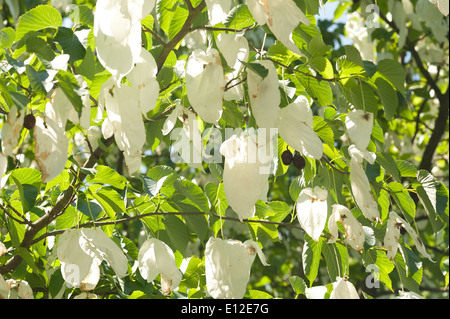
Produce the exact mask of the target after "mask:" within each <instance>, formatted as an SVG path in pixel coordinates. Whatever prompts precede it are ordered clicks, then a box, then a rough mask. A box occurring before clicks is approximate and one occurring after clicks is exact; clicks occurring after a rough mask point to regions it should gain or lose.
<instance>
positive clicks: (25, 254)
mask: <svg viewBox="0 0 450 319" xmlns="http://www.w3.org/2000/svg"><path fill="white" fill-rule="evenodd" d="M14 252H15V253H16V254H17V255H19V256H20V257H22V259H23V260H24V261H25V262H26V264H27V265H28V266H30V268H31V269H32V270H33V272H34V273H35V274H41V273H42V272H43V271H42V270H40V269H39V268H38V266H37V265H36V262H35V261H34V258H33V256H32V255H31V254H30V252H29V251H28V250H27V249H26V248H25V247H17V248H16V250H15V251H14Z"/></svg>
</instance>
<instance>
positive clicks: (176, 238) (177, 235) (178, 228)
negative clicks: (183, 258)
mask: <svg viewBox="0 0 450 319" xmlns="http://www.w3.org/2000/svg"><path fill="white" fill-rule="evenodd" d="M164 225H165V227H166V230H165V232H166V234H167V235H168V237H169V239H170V242H171V244H172V246H171V248H172V249H173V250H179V251H180V252H181V254H182V255H184V254H185V252H186V247H187V244H188V242H189V232H188V230H187V227H186V224H184V223H183V221H182V220H181V219H180V218H178V217H176V216H172V215H169V216H165V217H164Z"/></svg>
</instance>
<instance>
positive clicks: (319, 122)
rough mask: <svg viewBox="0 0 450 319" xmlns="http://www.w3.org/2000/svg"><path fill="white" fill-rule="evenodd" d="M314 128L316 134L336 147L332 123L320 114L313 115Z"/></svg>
mask: <svg viewBox="0 0 450 319" xmlns="http://www.w3.org/2000/svg"><path fill="white" fill-rule="evenodd" d="M313 120H314V123H313V129H314V131H315V132H316V134H317V135H318V136H319V137H320V138H321V139H322V140H323V141H324V142H325V143H327V144H328V145H329V146H330V147H331V148H333V147H334V133H333V130H332V129H331V127H330V125H329V124H328V123H327V122H326V121H325V120H324V119H323V118H322V117H320V116H314V117H313Z"/></svg>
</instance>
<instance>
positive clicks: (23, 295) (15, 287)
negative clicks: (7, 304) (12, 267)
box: [0, 275, 33, 299]
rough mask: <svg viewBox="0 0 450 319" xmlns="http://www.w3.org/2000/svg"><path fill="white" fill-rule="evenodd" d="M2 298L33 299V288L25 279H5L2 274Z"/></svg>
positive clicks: (0, 287)
mask: <svg viewBox="0 0 450 319" xmlns="http://www.w3.org/2000/svg"><path fill="white" fill-rule="evenodd" d="M0 299H33V290H32V289H31V287H30V285H29V284H28V282H26V281H24V280H15V279H8V280H5V279H4V278H3V276H2V275H0Z"/></svg>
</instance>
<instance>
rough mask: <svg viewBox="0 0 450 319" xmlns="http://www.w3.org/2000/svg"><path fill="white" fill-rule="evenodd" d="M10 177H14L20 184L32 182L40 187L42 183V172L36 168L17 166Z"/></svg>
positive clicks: (31, 183)
mask: <svg viewBox="0 0 450 319" xmlns="http://www.w3.org/2000/svg"><path fill="white" fill-rule="evenodd" d="M9 176H10V177H14V178H15V179H17V181H19V183H20V184H30V185H33V186H35V187H36V188H38V189H39V188H40V186H41V183H42V174H41V172H40V171H38V170H36V169H34V168H17V169H15V170H13V171H12V172H11V175H9Z"/></svg>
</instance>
